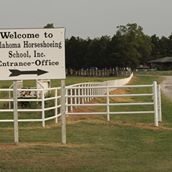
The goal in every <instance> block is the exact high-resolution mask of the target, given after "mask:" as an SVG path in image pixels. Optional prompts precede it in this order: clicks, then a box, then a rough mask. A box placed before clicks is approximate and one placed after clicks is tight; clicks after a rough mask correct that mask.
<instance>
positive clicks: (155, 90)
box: [153, 81, 158, 127]
mask: <svg viewBox="0 0 172 172" xmlns="http://www.w3.org/2000/svg"><path fill="white" fill-rule="evenodd" d="M153 94H154V125H155V126H156V127H158V91H157V82H156V81H154V82H153Z"/></svg>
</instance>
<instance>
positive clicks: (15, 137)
mask: <svg viewBox="0 0 172 172" xmlns="http://www.w3.org/2000/svg"><path fill="white" fill-rule="evenodd" d="M17 99H18V98H17V81H13V104H14V105H13V106H14V107H13V109H14V114H13V118H14V142H15V144H18V143H19V129H18V103H17Z"/></svg>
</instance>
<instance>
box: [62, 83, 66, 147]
mask: <svg viewBox="0 0 172 172" xmlns="http://www.w3.org/2000/svg"><path fill="white" fill-rule="evenodd" d="M65 95H66V88H65V80H61V128H62V129H61V133H62V144H66V113H65V106H66V105H65Z"/></svg>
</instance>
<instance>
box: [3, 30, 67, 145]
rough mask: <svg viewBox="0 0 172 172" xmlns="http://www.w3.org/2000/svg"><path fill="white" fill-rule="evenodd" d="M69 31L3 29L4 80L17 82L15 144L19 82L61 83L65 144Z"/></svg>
mask: <svg viewBox="0 0 172 172" xmlns="http://www.w3.org/2000/svg"><path fill="white" fill-rule="evenodd" d="M64 35H65V29H64V28H52V29H50V28H48V29H45V28H44V29H0V80H12V81H14V87H13V98H14V141H15V143H18V142H19V139H18V135H19V134H18V110H17V86H16V81H17V80H33V79H34V80H39V79H60V80H62V81H61V86H62V91H61V93H62V101H61V102H62V103H63V104H62V109H61V111H62V121H63V122H62V135H63V136H62V143H66V129H65V128H66V126H65V125H66V122H65V100H63V99H65V78H66V74H65V36H64Z"/></svg>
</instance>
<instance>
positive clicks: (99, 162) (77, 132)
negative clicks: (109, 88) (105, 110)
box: [0, 75, 172, 172]
mask: <svg viewBox="0 0 172 172" xmlns="http://www.w3.org/2000/svg"><path fill="white" fill-rule="evenodd" d="M70 79H71V78H70ZM85 79H86V78H85ZM99 79H100V78H99ZM155 79H156V80H157V79H158V81H159V82H160V81H161V78H157V76H156V77H154V76H152V75H149V76H144V75H143V76H136V77H134V79H133V80H132V81H131V84H150V83H152V81H153V80H155ZM72 80H73V81H66V82H67V83H68V82H70V83H71V82H73V83H74V82H75V81H74V80H75V78H72ZM79 81H80V80H79ZM162 98H163V99H162V111H163V122H162V124H160V127H159V128H156V127H154V126H153V123H152V118H153V117H151V116H148V115H115V116H112V118H111V119H112V120H111V121H110V122H107V121H106V117H105V116H81V117H68V118H67V145H62V144H60V142H61V128H60V124H58V125H55V124H54V121H51V122H48V124H47V125H46V128H42V127H41V126H40V125H39V124H33V123H30V124H23V125H21V124H20V125H19V126H20V130H19V133H20V144H19V145H13V144H12V142H13V127H12V125H11V124H6V125H7V126H6V127H4V124H3V125H2V124H0V143H1V144H0V172H6V171H7V172H8V171H9V172H10V171H12V172H13V171H14V172H20V171H22V172H23V171H26V172H27V171H28V172H29V171H31V172H38V171H40V172H44V171H45V172H47V171H50V172H53V171H54V172H57V171H59V172H171V171H172V146H171V143H172V115H171V108H172V106H171V102H170V101H169V100H167V99H166V98H165V97H164V96H162Z"/></svg>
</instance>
